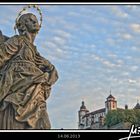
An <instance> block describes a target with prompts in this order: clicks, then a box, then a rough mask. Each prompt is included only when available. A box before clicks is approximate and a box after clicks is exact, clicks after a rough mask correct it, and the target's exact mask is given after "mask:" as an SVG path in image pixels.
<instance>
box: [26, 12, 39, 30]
mask: <svg viewBox="0 0 140 140" xmlns="http://www.w3.org/2000/svg"><path fill="white" fill-rule="evenodd" d="M25 25H26V28H27V30H28V32H31V33H35V32H37V31H39V29H40V26H39V23H38V20H37V18H36V16H34V15H28V16H27V18H25Z"/></svg>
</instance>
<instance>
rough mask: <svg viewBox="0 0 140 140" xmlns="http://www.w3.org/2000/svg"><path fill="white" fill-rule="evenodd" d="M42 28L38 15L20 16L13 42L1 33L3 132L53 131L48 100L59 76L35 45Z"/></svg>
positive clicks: (0, 109) (0, 124)
mask: <svg viewBox="0 0 140 140" xmlns="http://www.w3.org/2000/svg"><path fill="white" fill-rule="evenodd" d="M28 8H31V7H30V6H29V7H28ZM33 8H36V9H37V10H38V11H39V13H40V15H41V12H40V9H39V8H38V7H37V6H33ZM24 10H25V8H24V9H23V11H24ZM40 19H41V20H40V22H41V21H42V18H40ZM40 27H41V24H40V25H39V21H38V20H37V18H36V16H35V15H34V14H32V13H26V14H21V12H20V14H19V17H18V18H17V19H16V28H17V30H18V32H19V35H15V36H13V37H10V38H9V37H7V36H4V35H2V32H0V129H50V128H51V124H50V121H49V117H48V113H47V106H46V100H47V98H48V97H49V95H50V91H51V86H52V85H53V84H54V83H55V82H56V81H57V79H58V74H57V71H56V69H55V67H54V65H52V64H51V63H50V62H49V61H48V60H47V59H45V58H44V57H42V56H41V55H40V54H39V52H38V51H37V49H36V46H35V45H34V39H35V37H36V35H37V33H38V31H39V29H40Z"/></svg>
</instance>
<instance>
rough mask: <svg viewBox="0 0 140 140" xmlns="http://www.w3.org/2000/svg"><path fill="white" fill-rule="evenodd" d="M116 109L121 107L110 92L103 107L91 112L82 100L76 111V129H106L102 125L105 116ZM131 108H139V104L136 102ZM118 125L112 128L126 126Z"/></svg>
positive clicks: (126, 107)
mask: <svg viewBox="0 0 140 140" xmlns="http://www.w3.org/2000/svg"><path fill="white" fill-rule="evenodd" d="M117 109H122V108H118V107H117V101H116V99H115V97H114V96H112V95H111V94H110V95H109V96H108V97H107V98H106V101H105V107H104V108H101V109H98V110H95V111H93V112H89V110H88V109H87V108H86V106H85V103H84V101H82V105H81V107H80V110H79V111H78V129H107V127H106V126H105V125H104V121H105V117H106V115H107V113H108V112H109V111H111V110H117ZM124 109H128V106H127V105H125V108H124ZM133 109H140V104H139V103H138V102H137V104H136V105H135V106H134V108H133ZM118 125H119V126H114V128H119V127H121V128H124V129H125V128H126V127H125V126H124V127H123V126H122V125H123V124H118ZM124 125H126V124H124ZM112 129H113V128H112Z"/></svg>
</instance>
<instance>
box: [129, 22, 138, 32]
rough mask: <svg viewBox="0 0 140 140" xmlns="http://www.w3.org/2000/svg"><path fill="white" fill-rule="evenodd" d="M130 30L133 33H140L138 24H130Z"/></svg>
mask: <svg viewBox="0 0 140 140" xmlns="http://www.w3.org/2000/svg"><path fill="white" fill-rule="evenodd" d="M130 28H131V29H132V30H133V31H134V32H136V33H140V24H137V23H133V24H130Z"/></svg>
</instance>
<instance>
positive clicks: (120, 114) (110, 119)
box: [105, 109, 140, 127]
mask: <svg viewBox="0 0 140 140" xmlns="http://www.w3.org/2000/svg"><path fill="white" fill-rule="evenodd" d="M121 122H122V123H123V122H129V123H131V124H135V125H140V110H139V109H131V110H130V109H129V110H123V109H118V110H112V111H109V112H108V114H107V115H106V118H105V125H107V126H108V127H111V126H113V125H116V124H118V123H121Z"/></svg>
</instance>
